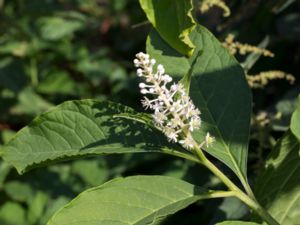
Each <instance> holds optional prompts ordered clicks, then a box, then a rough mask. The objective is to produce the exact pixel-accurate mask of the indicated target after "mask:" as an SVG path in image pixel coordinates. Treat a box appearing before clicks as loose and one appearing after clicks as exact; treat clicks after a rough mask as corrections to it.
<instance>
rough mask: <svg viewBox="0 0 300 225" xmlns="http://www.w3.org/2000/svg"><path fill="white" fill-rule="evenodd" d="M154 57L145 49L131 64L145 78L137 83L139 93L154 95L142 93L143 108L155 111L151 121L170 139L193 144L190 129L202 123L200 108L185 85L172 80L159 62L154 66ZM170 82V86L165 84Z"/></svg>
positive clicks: (184, 144)
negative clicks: (142, 81)
mask: <svg viewBox="0 0 300 225" xmlns="http://www.w3.org/2000/svg"><path fill="white" fill-rule="evenodd" d="M155 64H156V61H155V60H154V59H150V56H149V55H148V54H145V53H142V52H141V53H138V54H136V59H135V60H134V65H135V66H136V67H137V68H138V69H137V75H138V76H139V77H143V78H144V79H145V81H146V82H145V83H140V84H139V87H140V89H141V93H142V94H152V96H156V98H154V99H151V100H150V99H148V98H147V97H144V99H143V100H142V104H143V106H144V107H145V108H146V109H148V108H149V109H152V110H153V111H154V115H153V118H154V122H155V125H156V126H157V127H159V128H160V130H162V131H163V132H164V134H165V135H166V136H167V137H168V139H169V141H172V142H179V143H180V144H182V145H183V146H184V147H186V148H189V149H190V148H193V147H194V145H195V141H194V139H193V138H192V136H191V134H190V132H192V131H194V130H196V129H199V128H200V125H201V119H200V111H199V109H197V108H196V107H195V105H194V104H193V102H192V101H191V99H190V97H189V96H188V94H187V93H186V91H185V89H184V87H183V85H182V84H180V83H178V84H177V83H173V84H170V83H171V82H172V78H171V77H170V76H169V75H167V74H165V69H164V67H163V66H162V65H158V66H157V67H156V68H155V67H154V65H155ZM168 86H170V87H168Z"/></svg>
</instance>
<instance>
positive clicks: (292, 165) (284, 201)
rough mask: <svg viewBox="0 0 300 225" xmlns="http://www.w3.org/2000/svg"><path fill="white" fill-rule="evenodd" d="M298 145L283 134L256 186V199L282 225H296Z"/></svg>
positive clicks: (299, 212) (298, 207)
mask: <svg viewBox="0 0 300 225" xmlns="http://www.w3.org/2000/svg"><path fill="white" fill-rule="evenodd" d="M299 150H300V143H299V141H297V139H296V137H295V136H294V135H293V134H292V133H291V132H290V131H288V132H286V134H285V135H284V137H283V138H282V139H280V140H279V141H278V142H277V144H276V146H275V148H274V149H273V151H272V152H271V155H270V156H269V158H268V160H267V162H266V167H265V171H264V172H263V173H262V174H261V175H260V176H259V179H258V181H257V184H256V196H257V198H258V200H259V202H260V203H261V204H262V205H263V206H264V207H265V208H266V209H267V210H268V211H269V212H270V213H271V215H272V216H273V217H274V218H275V219H276V220H277V221H278V222H279V224H284V225H295V224H299V218H300V159H299Z"/></svg>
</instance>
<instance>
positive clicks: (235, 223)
mask: <svg viewBox="0 0 300 225" xmlns="http://www.w3.org/2000/svg"><path fill="white" fill-rule="evenodd" d="M216 225H258V223H253V222H244V221H224V222H222V223H217V224H216Z"/></svg>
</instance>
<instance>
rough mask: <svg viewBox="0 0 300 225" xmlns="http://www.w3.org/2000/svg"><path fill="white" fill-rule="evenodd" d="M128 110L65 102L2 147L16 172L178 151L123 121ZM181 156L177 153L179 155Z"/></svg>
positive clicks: (155, 135)
mask: <svg viewBox="0 0 300 225" xmlns="http://www.w3.org/2000/svg"><path fill="white" fill-rule="evenodd" d="M120 113H131V114H134V111H133V110H132V109H130V108H128V107H124V106H122V105H119V104H116V103H112V102H99V101H95V100H82V101H69V102H65V103H63V104H61V105H60V106H58V107H55V108H54V109H53V110H50V111H49V112H47V113H45V114H43V115H41V116H39V117H37V118H36V119H35V120H34V121H33V122H32V123H31V124H30V125H29V126H27V127H25V128H24V129H22V130H21V131H19V132H18V133H17V135H16V136H15V137H14V138H13V139H12V140H11V141H10V142H9V143H8V144H7V145H5V146H4V147H3V148H2V154H3V158H4V160H5V161H7V162H9V163H11V164H13V165H14V166H15V167H16V168H17V170H18V172H20V173H22V172H25V171H26V170H28V169H30V168H32V167H35V166H39V165H47V164H48V163H49V162H52V161H58V160H64V159H69V158H75V157H80V156H89V155H97V154H111V153H130V152H153V151H154V152H159V151H163V152H169V153H170V152H171V151H174V150H170V149H169V148H168V146H171V147H172V149H175V150H176V148H178V147H177V146H173V145H171V144H170V143H169V142H167V141H166V138H165V137H164V136H163V135H162V134H160V133H159V132H157V131H155V130H153V129H151V128H150V127H147V126H146V125H145V124H141V123H138V122H136V121H131V120H127V119H124V118H114V116H115V115H117V114H120ZM179 154H180V153H179Z"/></svg>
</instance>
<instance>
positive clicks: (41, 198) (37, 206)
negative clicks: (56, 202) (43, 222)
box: [28, 191, 49, 224]
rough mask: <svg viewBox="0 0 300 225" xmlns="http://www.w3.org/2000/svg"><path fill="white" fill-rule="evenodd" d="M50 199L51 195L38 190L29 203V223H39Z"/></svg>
mask: <svg viewBox="0 0 300 225" xmlns="http://www.w3.org/2000/svg"><path fill="white" fill-rule="evenodd" d="M48 201H49V197H48V196H47V195H46V194H45V193H43V192H41V191H38V192H37V193H36V195H35V196H34V198H33V199H32V201H31V202H30V204H29V209H28V222H29V224H37V222H38V221H39V219H40V218H41V217H42V216H43V214H44V209H45V207H46V204H47V202H48Z"/></svg>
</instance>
